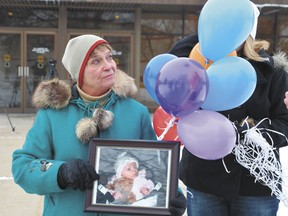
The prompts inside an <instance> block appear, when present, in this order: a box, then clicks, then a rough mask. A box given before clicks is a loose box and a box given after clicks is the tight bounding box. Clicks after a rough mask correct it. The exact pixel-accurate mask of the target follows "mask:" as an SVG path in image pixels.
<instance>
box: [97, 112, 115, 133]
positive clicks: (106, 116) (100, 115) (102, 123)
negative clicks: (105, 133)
mask: <svg viewBox="0 0 288 216" xmlns="http://www.w3.org/2000/svg"><path fill="white" fill-rule="evenodd" d="M113 118H114V115H113V113H112V112H111V111H108V110H104V109H102V108H97V109H95V111H94V113H93V120H94V121H95V122H97V125H98V127H99V129H100V130H106V129H107V128H108V127H110V125H111V124H112V122H113Z"/></svg>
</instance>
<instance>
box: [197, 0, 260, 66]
mask: <svg viewBox="0 0 288 216" xmlns="http://www.w3.org/2000/svg"><path fill="white" fill-rule="evenodd" d="M254 16H255V15H254V10H253V6H252V4H251V3H250V0H233V1H231V0H209V1H207V2H206V3H205V5H204V6H203V8H202V10H201V13H200V16H199V21H198V36H199V44H200V47H201V52H202V55H203V56H204V57H205V58H207V59H209V60H213V61H216V60H218V59H220V58H223V57H225V56H227V55H228V54H229V53H231V52H232V51H234V50H236V49H237V48H238V47H239V46H240V45H241V44H242V43H243V42H245V40H246V39H247V37H248V36H249V34H250V33H251V31H252V28H253V24H254Z"/></svg>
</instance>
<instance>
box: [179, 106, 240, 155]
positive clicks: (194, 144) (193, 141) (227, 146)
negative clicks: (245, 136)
mask: <svg viewBox="0 0 288 216" xmlns="http://www.w3.org/2000/svg"><path fill="white" fill-rule="evenodd" d="M177 132H178V135H179V137H180V140H181V142H182V143H183V144H184V146H185V148H186V149H187V150H188V151H190V152H191V153H192V154H193V155H195V156H197V157H199V158H202V159H206V160H216V159H220V158H223V157H225V156H226V155H228V154H230V153H231V152H232V150H233V148H234V146H235V143H236V131H235V129H234V126H233V124H232V123H231V122H230V121H229V120H228V119H227V118H226V117H225V116H224V115H222V114H220V113H217V112H214V111H209V110H197V111H195V112H193V113H191V114H190V115H188V116H185V118H180V120H179V121H178V124H177Z"/></svg>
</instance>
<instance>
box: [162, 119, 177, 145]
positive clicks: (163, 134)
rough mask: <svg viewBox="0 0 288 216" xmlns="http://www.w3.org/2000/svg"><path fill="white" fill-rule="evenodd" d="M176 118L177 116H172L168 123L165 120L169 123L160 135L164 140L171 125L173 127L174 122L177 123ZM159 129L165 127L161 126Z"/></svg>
mask: <svg viewBox="0 0 288 216" xmlns="http://www.w3.org/2000/svg"><path fill="white" fill-rule="evenodd" d="M175 120H176V117H172V118H171V119H170V120H169V122H168V123H167V122H165V123H166V124H167V125H166V127H165V129H164V131H163V132H162V134H161V135H160V136H159V139H160V140H162V139H163V138H164V136H165V135H166V134H167V132H168V131H169V129H170V128H171V127H173V126H174V124H176V121H175ZM159 129H163V128H159ZM175 140H176V139H175Z"/></svg>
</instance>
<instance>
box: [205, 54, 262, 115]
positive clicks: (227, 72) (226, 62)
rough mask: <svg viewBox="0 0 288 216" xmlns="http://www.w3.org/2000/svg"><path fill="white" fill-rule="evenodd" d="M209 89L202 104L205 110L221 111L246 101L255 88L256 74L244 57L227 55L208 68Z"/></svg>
mask: <svg viewBox="0 0 288 216" xmlns="http://www.w3.org/2000/svg"><path fill="white" fill-rule="evenodd" d="M207 76H208V80H209V91H208V94H207V97H206V99H205V101H204V103H203V104H202V106H201V107H202V108H203V109H206V110H214V111H223V110H229V109H232V108H236V107H238V106H240V105H241V104H243V103H244V102H245V101H247V100H248V99H249V98H250V97H251V95H252V94H253V92H254V90H255V88H256V82H257V76H256V72H255V69H254V68H253V66H252V65H251V64H250V63H249V62H248V61H247V60H245V59H243V58H240V57H236V56H227V57H225V58H222V59H220V60H218V61H215V62H214V63H213V64H212V65H211V66H210V67H209V68H208V69H207Z"/></svg>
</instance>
